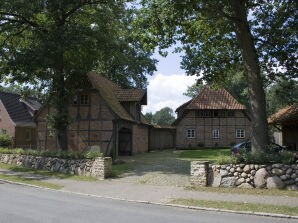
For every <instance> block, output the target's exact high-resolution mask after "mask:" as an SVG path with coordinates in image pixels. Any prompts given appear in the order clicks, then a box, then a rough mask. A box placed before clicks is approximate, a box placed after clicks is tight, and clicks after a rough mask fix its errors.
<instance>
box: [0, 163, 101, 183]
mask: <svg viewBox="0 0 298 223" xmlns="http://www.w3.org/2000/svg"><path fill="white" fill-rule="evenodd" d="M0 168H1V169H6V170H11V171H14V172H25V173H32V174H38V175H41V176H46V177H54V178H58V179H71V180H79V181H96V180H97V179H96V178H95V177H88V176H78V175H70V174H64V173H58V172H51V171H48V170H36V169H31V168H27V167H22V166H16V165H9V164H4V163H0Z"/></svg>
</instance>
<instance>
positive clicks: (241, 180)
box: [235, 178, 245, 186]
mask: <svg viewBox="0 0 298 223" xmlns="http://www.w3.org/2000/svg"><path fill="white" fill-rule="evenodd" d="M244 182H245V179H244V178H239V179H238V180H236V183H235V184H236V186H239V185H240V184H242V183H244Z"/></svg>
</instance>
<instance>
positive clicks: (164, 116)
mask: <svg viewBox="0 0 298 223" xmlns="http://www.w3.org/2000/svg"><path fill="white" fill-rule="evenodd" d="M174 121H175V116H174V111H173V109H171V108H169V107H165V108H162V109H160V110H159V111H157V112H156V113H155V114H154V115H153V117H152V123H153V124H156V125H161V126H167V125H171V124H172V123H173V122H174Z"/></svg>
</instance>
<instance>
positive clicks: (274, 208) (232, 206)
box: [169, 199, 298, 216]
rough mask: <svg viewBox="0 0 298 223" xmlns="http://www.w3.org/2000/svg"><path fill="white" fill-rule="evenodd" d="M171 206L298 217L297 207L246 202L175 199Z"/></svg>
mask: <svg viewBox="0 0 298 223" xmlns="http://www.w3.org/2000/svg"><path fill="white" fill-rule="evenodd" d="M169 203H171V204H179V205H186V206H194V207H205V208H216V209H225V210H233V211H251V212H264V213H275V214H285V215H291V216H298V208H297V207H288V206H279V205H264V204H254V203H246V202H230V201H207V200H194V199H175V200H172V201H171V202H169Z"/></svg>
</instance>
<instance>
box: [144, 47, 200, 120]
mask: <svg viewBox="0 0 298 223" xmlns="http://www.w3.org/2000/svg"><path fill="white" fill-rule="evenodd" d="M153 57H154V58H156V59H157V60H159V63H158V64H157V66H156V68H157V71H156V72H155V73H154V75H153V76H149V77H148V82H149V85H148V86H147V98H148V102H147V106H143V109H142V111H143V113H144V114H145V113H146V112H152V113H155V112H156V111H159V110H160V109H162V108H164V107H170V108H172V109H173V110H174V111H175V110H176V108H177V107H179V106H180V105H181V104H183V103H185V102H186V101H188V100H189V99H190V98H189V97H186V96H184V95H183V93H184V92H186V89H187V87H188V86H191V85H192V84H194V83H195V82H196V79H197V77H195V76H187V75H186V73H185V71H184V70H182V69H181V68H180V62H181V58H180V55H179V54H176V53H175V54H174V53H171V51H169V54H168V56H167V57H165V58H164V57H161V56H159V55H158V53H156V54H154V55H153Z"/></svg>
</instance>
